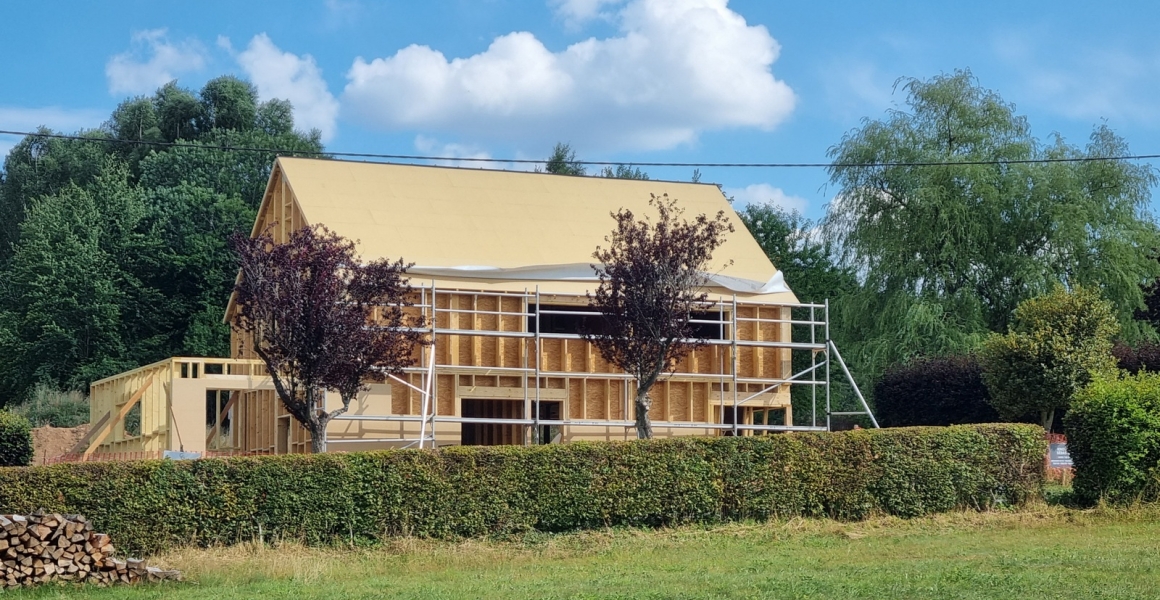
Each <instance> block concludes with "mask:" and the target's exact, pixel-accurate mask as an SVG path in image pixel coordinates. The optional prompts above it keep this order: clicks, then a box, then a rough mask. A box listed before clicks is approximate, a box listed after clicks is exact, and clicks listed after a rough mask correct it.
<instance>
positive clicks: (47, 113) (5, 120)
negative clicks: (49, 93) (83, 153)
mask: <svg viewBox="0 0 1160 600" xmlns="http://www.w3.org/2000/svg"><path fill="white" fill-rule="evenodd" d="M107 115H108V112H105V111H100V110H93V109H69V108H60V107H57V106H46V107H39V108H25V107H19V106H0V123H2V124H3V125H4V128H5V129H8V130H11V131H35V130H36V128H38V127H40V126H41V125H43V126H45V127H48V128H49V129H52V130H53V131H61V132H65V133H74V132H76V131H78V130H81V129H88V128H92V127H97V126H99V125H100V124H101V122H102V121H103V120H104V118H105V117H106V116H107ZM20 139H21V136H16V135H7V134H0V163H3V160H4V157H5V156H8V152H9V151H10V150H12V147H13V146H15V145H16V144H17V142H19V141H20Z"/></svg>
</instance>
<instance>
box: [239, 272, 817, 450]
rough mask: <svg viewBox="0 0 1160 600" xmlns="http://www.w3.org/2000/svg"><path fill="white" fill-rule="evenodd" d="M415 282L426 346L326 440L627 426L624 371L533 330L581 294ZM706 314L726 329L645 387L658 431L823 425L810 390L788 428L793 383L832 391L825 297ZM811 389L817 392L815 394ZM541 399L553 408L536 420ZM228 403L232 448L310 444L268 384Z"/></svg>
mask: <svg viewBox="0 0 1160 600" xmlns="http://www.w3.org/2000/svg"><path fill="white" fill-rule="evenodd" d="M416 293H417V297H416V298H415V299H414V306H412V307H411V308H410V309H408V310H410V311H412V314H416V313H422V315H423V316H424V317H425V318H426V320H427V323H428V324H429V325H430V328H429V329H427V330H426V331H427V333H428V335H427V339H428V340H434V343H433V344H431V345H430V346H428V347H427V348H424V349H421V350H417V351H416V354H415V356H414V359H415V365H414V366H413V367H411V368H408V369H406V370H405V372H404V374H403V377H401V378H397V379H391V380H388V381H387V382H386V383H382V384H372V385H371V390H370V391H369V392H368V393H366V394H364V396H363V397H361V398H360V399H359V400H358V401H356V402H355V403H353V404H352V406H351V410H350V412H349V413H347V414H346V415H343V416H340V417H338V418H337V419H335V421H334V422H332V423H331V425H330V427H329V429H328V444H333V445H334V449H340V450H355V449H370V448H376V447H397V446H400V445H404V446H406V445H419V446H423V445H425V444H430V445H432V446H433V445H449V444H458V443H460V440H461V439H462V436H464V433H463V425H464V424H468V425H476V424H491V425H502V426H505V427H504V428H503V430H502V431H503V433H502V436H501V437H500V438H498V439H497V440H495V441H498V442H502V443H517V444H518V443H535V442H537V441H541V442H546V441H550V440H549V439H547V438H548V437H556V434H558V438H557V441H562V442H567V441H574V440H623V439H631V438H633V437H635V430H634V429H633V416H634V415H633V407H632V404H633V403H632V398H633V396H634V394H635V386H634V383H633V381H632V379H631V378H630V377H629V376H628V375H626V374H624V373H623V372H621V371H619V370H617V369H615V368H613V367H611V366H610V365H609V364H608V363H607V361H605V360H604V359H603V358H602V357H601V356H600V354H599V352H597V351H596V350H595V348H594V347H593V346H592V344H590V343H588V342H586V341H584V340H583V339H582V338H581V337H580V336H579V335H576V334H568V333H544V332H541V331H539V328H540V324H541V323H542V322H543V321H542V318H541V317H546V316H548V315H553V314H558V315H568V316H584V315H595V314H596V313H589V312H585V311H583V307H584V306H585V305H586V304H587V301H586V299H585V298H583V297H578V296H571V295H556V294H542V293H540V292H538V291H536V292H507V293H505V292H491V291H471V290H463V289H447V290H443V289H436V287H435V286H434V285H433V284H432V285H428V286H423V287H419V288H417V289H416ZM554 309H555V310H554ZM578 309H579V310H578ZM794 309H798V310H799V311H801V312H808V315H809V316H808V318H805V319H801V320H793V319H791V316H792V311H793V310H794ZM708 312H709V313H711V314H712V315H715V317H711V318H702V319H698V320H697V322H698V323H699V324H702V325H709V326H714V327H720V328H721V333H722V335H721V336H720V337H721V339H713V340H707V341H706V343H705V345H703V346H702V347H700V348H698V349H697V350H695V351H694V352H692V353H690V354H689V355H688V356H687V357H686V358H684V359H683V360H682V361H681V362H680V363H679V364H678V365H676V368H675V369H674V372H673V373H672V374H671V375H670V376H669V377H668V378H666V379H664V380H662V381H660V382H658V383H657V384H656V386H654V388H653V391H652V394H651V396H652V400H653V407H652V410H651V413H650V416H651V417H652V419H653V426H654V434H655V436H656V437H669V436H678V435H715V434H726V435H749V434H752V433H754V432H763V431H789V430H825V429H826V428H827V427H826V426H823V425H820V424H819V423H818V417H819V415H818V411H817V402H816V401H815V404H814V411H813V415H812V419H811V420H812V424H811V425H809V426H804V427H794V426H793V415H792V408H791V405H790V394H789V389H790V386H791V385H808V386H811V387H812V388H813V389H814V390H817V386H822V387H823V393H824V394H825V396H824V398H825V399H826V400H828V390H829V387H828V375H829V371H828V361H827V360H826V355H827V346H826V343H825V341H824V340H825V339H826V338H825V337H824V336H825V333H826V332H825V327H826V324H827V320H826V318H825V317H826V315H825V312H826V305H810V304H795V305H783V304H762V303H755V302H743V301H739V300H737V299H735V298H730V299H722V300H720V301H717V302H715V303H714V304H713V306H712V308H711V310H709V311H708ZM794 326H799V327H808V328H809V330H810V332H811V340H812V341H810V342H800V343H793V342H790V341H787V340H789V339H790V338H791V336H790V332H791V328H792V327H794ZM246 346H247V344H246V340H243V339H239V338H238V337H235V340H234V344H233V347H234V348H235V350H236V352H237V353H236V356H235V358H237V359H241V360H252V358H253V356H252V355H251V354H250V353H249V352H248V351H247V348H246ZM795 351H796V352H808V353H810V356H811V357H812V363H813V365H814V366H812V367H811V368H809V369H807V370H805V371H803V372H801V373H797V374H793V373H791V372H790V369H791V353H792V352H795ZM819 355H821V356H819ZM432 361H434V362H432ZM821 373H824V374H825V376H826V377H825V379H822V378H819V377H818V375H819V374H821ZM814 398H815V399H816V400H821V399H822V398H820V397H819V396H818V394H817V393H816V392H815V393H814ZM336 400H337V399H336V398H333V399H330V402H329V404H328V408H330V409H333V408H336V407H337V402H336ZM464 400H503V401H507V402H503V403H502V405H503V406H504V408H503V409H502V410H500V411H498V412H496V413H494V414H487V415H482V416H481V415H473V416H465V415H464V414H463V405H464ZM550 403H553V404H555V405H556V409H555V411H554V412H555V413H556V414H557V415H558V416H556V417H555V418H542V417H543V416H544V415H545V412H546V411H545V410H544V409H543V407H544V405H547V404H550ZM491 404H495V403H491ZM233 410H234V412H233V413H232V416H231V418H232V419H234V420H233V423H235V425H234V426H232V427H231V431H230V438H231V440H232V441H233V446H234V448H235V449H236V450H240V451H245V452H275V453H283V452H305V451H306V450H307V449H308V448H309V434H308V433H307V431H306V430H305V429H304V428H302V427H301V426H300V425H298V424H297V422H295V421H294V420H293V417H291V416H290V415H289V413H287V412H286V411H285V409H284V408H283V407H282V406H281V403H280V402H278V401H277V399H276V398H275V396H274V392H273V390H272V389H263V390H254V391H248V392H242V393H241V395H240V398H239V401H238V403H237V405H236V407H234V409H233ZM823 414H824V413H823ZM545 428H554V429H551V430H546V429H545ZM545 431H550V432H551V434H552V435H551V436H546V435H543V433H542V432H545ZM537 436H539V437H543V438H545V439H543V440H539V439H537ZM469 437H472V438H474V437H475V436H473V435H472V436H469ZM495 441H493V442H492V443H495Z"/></svg>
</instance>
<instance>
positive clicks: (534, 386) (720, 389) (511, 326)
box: [84, 158, 873, 455]
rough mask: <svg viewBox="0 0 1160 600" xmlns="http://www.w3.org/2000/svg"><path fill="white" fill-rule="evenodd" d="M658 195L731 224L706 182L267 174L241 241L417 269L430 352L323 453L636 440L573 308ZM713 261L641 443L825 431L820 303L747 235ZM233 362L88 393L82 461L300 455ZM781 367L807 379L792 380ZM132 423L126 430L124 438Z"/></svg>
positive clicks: (361, 405)
mask: <svg viewBox="0 0 1160 600" xmlns="http://www.w3.org/2000/svg"><path fill="white" fill-rule="evenodd" d="M653 194H655V195H658V196H659V195H661V194H668V195H670V196H672V197H675V198H677V199H678V200H679V202H680V205H681V206H682V207H683V208H684V209H685V211H686V213H687V214H689V215H690V216H692V215H696V214H714V213H716V212H717V211H730V210H731V209H730V207H729V205H728V202H727V201H726V200H725V198H724V196H723V195H722V194H721V192H720V190H719V189H718V188H717V187H716V186H714V185H702V184H693V183H678V182H660V181H636V180H617V179H605V178H596V177H571V176H561V175H551V174H543V173H517V172H507V171H487V170H477V169H456V168H446V167H428V166H414V165H391V164H368V163H351V162H342V161H323V160H311V159H298V158H280V159H278V161H277V162H276V163H275V165H274V169H273V172H272V174H271V177H270V182H269V184H268V186H267V190H266V195H265V197H264V199H263V203H262V206H261V208H260V210H259V214H258V218H257V221H256V223H255V224H254V229H253V232H254V234H255V235H257V234H259V233H260V232H265V231H268V232H271V233H272V234H273V236H274V238H275V241H276V242H283V241H285V240H286V239H287V237H288V236H289V235H290V233H292V232H293V231H295V230H296V229H298V228H300V227H303V226H307V225H314V224H323V225H326V226H327V227H328V228H330V229H331V230H333V231H335V232H337V233H339V234H341V235H343V236H345V237H348V238H350V239H354V240H357V241H358V248H359V252H360V253H361V254H362V256H363V257H364V258H367V259H375V258H392V259H393V258H398V257H400V256H401V257H404V258H405V259H406V260H407V261H408V262H413V263H414V266H413V267H411V269H410V270H409V272H410V274H411V277H412V285H413V286H414V287H415V290H416V292H415V293H416V295H415V297H414V298H413V304H414V306H413V307H412V308H410V309H408V310H410V311H413V313H415V314H418V313H421V314H422V315H423V316H424V317H426V322H427V323H428V329H427V330H426V332H425V333H426V337H427V339H428V341H430V342H431V343H430V345H429V346H428V347H427V348H425V349H423V350H422V351H418V350H417V351H416V355H415V357H414V358H415V365H414V366H413V367H411V368H409V369H406V370H405V372H404V373H403V375H402V376H401V377H396V378H392V379H390V380H388V381H386V382H384V383H374V384H371V385H370V389H369V391H367V392H366V393H364V394H363V395H362V396H360V397H359V398H358V400H356V402H355V403H354V404H353V405H352V406H351V410H350V412H348V413H347V414H346V415H343V416H341V417H339V418H337V419H336V420H335V421H333V422H332V423H331V425H330V427H329V429H328V443H329V445H330V447H331V448H332V449H336V450H364V449H374V448H384V447H400V446H419V447H434V446H436V445H438V446H442V445H448V444H532V443H561V442H568V441H573V440H624V439H631V438H633V437H635V430H634V429H633V407H632V404H633V403H632V398H633V396H634V393H635V390H634V384H633V381H632V379H631V378H630V377H628V376H627V375H626V374H625V373H623V372H621V371H619V370H617V369H615V368H613V367H612V366H611V365H609V364H608V363H607V361H605V360H604V359H603V358H602V357H601V356H600V354H599V352H597V351H596V350H595V348H593V346H592V345H591V344H589V343H587V342H586V341H584V340H583V339H582V338H581V337H580V335H579V331H580V330H581V328H582V327H583V326H584V323H585V322H586V320H589V319H594V318H596V315H595V313H591V312H588V310H587V299H586V294H587V293H589V292H590V291H591V290H592V289H593V288H594V287H595V284H596V280H595V277H594V275H593V272H592V269H591V266H590V265H589V261H590V260H591V254H592V252H593V250H594V249H595V248H596V246H597V245H599V244H601V243H603V242H604V237H605V236H606V235H608V232H609V231H610V230H611V228H612V226H613V220H612V219H611V218H610V216H609V213H610V212H614V211H616V210H618V209H621V208H627V209H629V210H632V211H633V212H635V213H637V214H649V211H650V210H651V207H650V206H649V204H648V202H649V198H650V195H653ZM714 258H715V259H716V260H718V261H719V262H720V265H721V266H720V267H719V269H718V270H717V271H715V274H713V275H711V276H710V280H709V281H710V284H709V289H708V290H707V291H708V292H709V293H710V303H711V305H710V306H707V307H706V309H705V310H704V311H703V312H701V313H699V314H697V315H696V318H695V320H694V322H695V324H696V326H697V327H698V329H699V333H700V335H701V336H702V337H704V338H705V340H706V343H705V344H704V345H703V346H701V347H700V348H699V349H697V350H696V351H695V352H693V353H691V354H690V355H689V356H687V357H686V358H685V359H684V360H682V361H681V363H680V364H679V365H677V366H676V368H675V369H674V371H673V373H672V374H671V375H670V376H669V377H667V378H666V379H664V380H663V381H661V382H660V383H658V384H657V385H656V387H654V388H653V391H652V394H651V397H652V399H653V407H652V411H651V416H652V419H653V422H654V434H655V435H656V436H657V437H671V436H680V435H757V434H765V433H770V432H775V431H793V430H824V429H826V428H827V427H828V424H829V416H830V414H839V413H831V411H830V406H829V381H830V366H831V360H830V357H831V355H834V356H835V357H836V352H837V349H836V348H833V346H832V344H830V343H829V342H828V339H829V335H828V322H829V318H828V308H827V306H826V305H825V304H803V303H800V302H798V299H797V298H796V297H795V296H794V295H793V292H792V291H790V289H789V288H788V287H787V286H786V284H785V282H784V281H783V279H782V276H781V273H780V272H779V271H777V269H776V268H774V266H773V265H772V264H770V262H769V260H768V259H767V258H766V256H765V255H764V253H763V252H762V251H761V249H760V247H759V246H758V245H757V243H756V241H754V239H753V238H752V237H751V236H750V235H749V233H748V232H747V231H746V229H745V228H744V227H739V228H738V231H735V232H733V233H731V234H729V235H728V236H727V238H726V242H725V243H724V244H723V245H722V246H721V248H720V249H719V250H718V252H717V255H716V256H715V257H714ZM232 317H233V306H232V301H231V305H230V307H229V308H228V309H227V313H226V320H227V322H228V321H229V320H230V319H231V318H232ZM795 331H796V332H797V336H796V339H798V340H799V341H797V342H795V341H793V340H794V339H795V336H794V335H793V334H794V332H795ZM800 340H808V341H800ZM231 348H232V349H233V354H234V355H233V356H232V357H231V358H213V359H210V358H204V359H190V358H174V359H170V360H167V361H162V362H160V363H156V364H153V365H148V366H146V367H142V368H140V369H137V370H135V371H130V372H128V373H123V374H121V375H118V376H115V377H112V378H108V379H105V380H102V381H98V382H96V383H94V384H93V387H92V399H93V402H92V421H93V423H94V427H93V432H92V436H91V437H90V438H89V439H88V440H87V441H86V444H85V448H84V451H85V452H86V453H87V454H86V455H88V454H91V453H93V452H125V451H145V452H149V451H164V450H179V449H184V450H185V451H192V452H205V451H207V450H228V451H235V452H262V453H287V452H307V451H308V450H309V447H310V439H309V434H308V432H307V431H306V430H305V429H304V428H303V427H301V426H300V425H299V424H298V423H296V422H295V421H294V419H293V417H291V416H290V415H289V413H288V412H287V411H286V410H285V409H284V407H282V406H281V403H280V402H279V401H278V400H277V398H276V396H275V393H274V391H273V389H272V386H271V385H270V378H269V376H268V375H267V374H266V373H265V371H264V368H263V366H262V363H261V362H260V361H258V360H256V359H255V357H254V356H253V355H252V354H251V353H250V352H249V349H248V345H247V343H246V340H245V339H241V338H239V337H237V335H236V334H235V337H234V338H233V339H232V340H231ZM794 353H805V354H806V355H807V356H808V357H809V361H808V362H809V364H810V367H808V368H805V369H803V370H802V371H800V372H797V373H794V372H793V371H792V364H793V361H792V357H793V355H794ZM833 364H838V362H836V361H835V362H834V363H833ZM843 369H844V366H843ZM846 375H847V376H848V373H847V374H846ZM793 385H803V386H808V387H809V388H810V390H811V398H813V400H814V401H813V403H812V406H811V415H810V419H809V424H808V425H803V426H795V425H794V415H793V412H792V411H793V408H792V406H791V403H790V387H791V386H793ZM330 396H331V395H330V394H328V399H327V401H328V408H333V407H334V406H336V405H337V403H338V398H337V394H333V398H331V397H330ZM819 405H822V406H819ZM138 407H139V408H138ZM863 408H865V403H864V402H863ZM134 410H139V411H140V418H139V422H140V425H139V431H138V430H134V431H127V430H126V420H127V417H129V416H130V415H131V414H132V411H134ZM819 411H821V412H820V413H819ZM857 413H858V414H869V411H868V409H867V410H864V411H857ZM846 414H852V413H846ZM819 417H821V419H820V418H819ZM872 418H873V417H872V415H871V419H872ZM102 420H103V421H102ZM823 421H824V422H823Z"/></svg>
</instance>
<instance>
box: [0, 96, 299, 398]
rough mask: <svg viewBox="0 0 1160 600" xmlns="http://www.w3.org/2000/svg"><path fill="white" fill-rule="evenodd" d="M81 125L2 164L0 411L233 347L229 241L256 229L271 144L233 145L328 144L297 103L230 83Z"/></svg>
mask: <svg viewBox="0 0 1160 600" xmlns="http://www.w3.org/2000/svg"><path fill="white" fill-rule="evenodd" d="M39 133H41V134H52V133H53V132H52V131H50V130H47V129H41V130H39ZM80 135H81V136H82V137H84V138H85V139H81V140H71V139H57V138H50V137H47V136H45V135H32V136H28V137H26V138H25V139H23V140H21V141H20V142H19V143H18V144H17V145H16V146H15V147H14V148H13V149H12V151H11V152H10V153H9V154H8V156H7V157H6V159H5V162H4V170H5V173H4V177H3V179H0V349H2V350H3V351H5V352H7V353H8V354H6V356H14V357H15V358H12V359H10V360H9V359H6V361H5V362H4V364H0V391H2V392H3V396H0V406H2V405H3V404H4V403H6V402H11V401H15V402H19V401H21V400H23V399H24V398H25V397H27V395H28V393H29V392H30V390H31V389H32V387H33V386H34V385H35V384H37V383H45V384H48V385H51V386H56V387H65V388H70V389H78V390H79V389H86V388H87V387H88V383H89V382H90V381H92V380H93V379H96V378H100V377H104V376H108V375H111V374H113V373H115V372H117V371H119V370H123V369H126V368H132V367H136V366H139V365H140V364H144V363H149V362H153V361H156V360H160V359H162V358H165V357H167V356H174V355H185V356H207V355H217V356H221V355H224V354H225V353H226V352H228V339H229V329H228V326H227V325H225V324H224V323H222V318H221V317H222V314H223V312H224V310H225V306H226V302H227V300H228V298H229V294H230V291H231V289H232V286H233V280H234V276H235V275H236V263H235V262H234V258H233V255H232V254H231V252H230V250H229V248H228V247H227V244H226V239H227V238H228V236H229V235H230V234H231V233H234V232H236V231H246V232H248V231H249V229H250V227H251V224H252V223H253V221H254V217H255V213H256V210H257V207H258V205H259V204H260V203H261V200H262V195H263V193H264V191H265V186H266V182H267V179H268V178H269V173H270V168H271V165H272V164H273V161H274V158H275V157H276V155H277V153H275V152H237V151H227V150H223V147H228V146H233V147H250V148H270V149H280V150H283V151H286V152H285V153H288V154H294V153H296V152H319V151H321V150H322V146H321V143H320V142H319V137H318V133H317V132H310V133H300V132H296V131H294V128H293V117H292V110H291V106H290V104H289V103H288V102H286V101H284V100H269V101H267V102H264V103H258V102H257V97H256V95H255V94H254V93H253V88H252V86H250V85H249V84H248V83H246V82H244V81H241V80H238V79H235V78H232V77H226V78H218V79H215V80H212V81H211V82H210V83H208V84H206V87H205V88H204V89H202V90H201V92H200V94H198V93H195V92H193V91H190V90H187V89H184V88H181V87H179V86H177V85H176V84H175V83H169V84H166V85H164V86H162V87H161V88H160V89H158V90H157V92H156V93H155V94H153V95H152V96H147V97H135V98H129V99H127V100H125V101H124V102H122V103H121V104H120V105H119V106H118V107H117V108H116V109H115V110H114V111H113V113H112V114H111V115H110V117H109V120H108V121H107V122H105V123H104V124H103V125H102V127H101V128H100V129H97V130H92V131H86V132H82V133H81V134H80ZM141 142H145V143H141ZM149 142H181V144H182V146H180V147H168V146H156V145H149V144H148V143H149ZM14 353H26V354H20V355H16V354H14Z"/></svg>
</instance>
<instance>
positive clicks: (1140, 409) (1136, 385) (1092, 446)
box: [1063, 373, 1160, 504]
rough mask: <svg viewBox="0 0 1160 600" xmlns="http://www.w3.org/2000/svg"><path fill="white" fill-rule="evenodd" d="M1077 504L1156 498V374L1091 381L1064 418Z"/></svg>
mask: <svg viewBox="0 0 1160 600" xmlns="http://www.w3.org/2000/svg"><path fill="white" fill-rule="evenodd" d="M1063 425H1064V431H1066V432H1067V449H1068V453H1069V454H1070V455H1071V458H1072V461H1073V462H1074V463H1075V480H1074V482H1073V484H1072V489H1073V490H1074V492H1075V497H1076V499H1077V500H1079V501H1080V502H1084V503H1087V504H1093V503H1095V502H1097V501H1099V500H1100V499H1101V498H1103V499H1105V500H1107V501H1109V502H1112V503H1124V502H1131V501H1134V500H1144V501H1152V500H1157V499H1160V375H1158V374H1154V373H1140V374H1138V375H1135V376H1131V377H1124V378H1122V379H1115V380H1106V381H1096V382H1094V383H1092V384H1091V385H1089V386H1088V387H1087V388H1086V389H1084V390H1083V391H1081V392H1080V393H1079V394H1078V395H1077V396H1076V398H1075V400H1073V401H1072V404H1071V408H1070V409H1069V410H1068V413H1067V416H1065V417H1064V423H1063Z"/></svg>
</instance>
